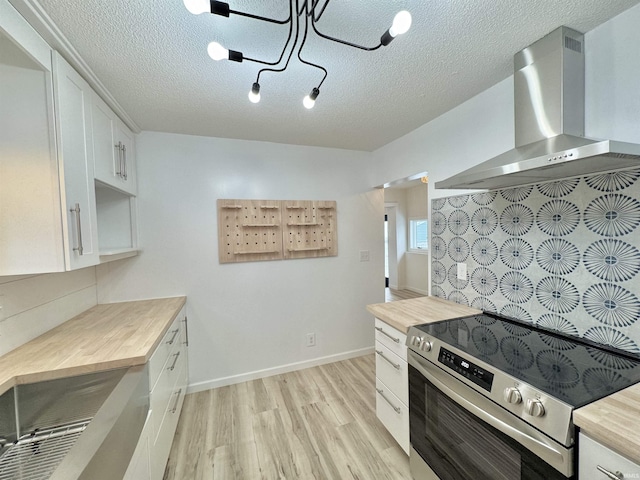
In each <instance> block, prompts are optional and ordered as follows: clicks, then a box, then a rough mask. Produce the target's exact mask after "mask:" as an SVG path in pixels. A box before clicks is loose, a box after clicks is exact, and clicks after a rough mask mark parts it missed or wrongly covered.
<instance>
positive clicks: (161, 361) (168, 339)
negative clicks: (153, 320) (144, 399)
mask: <svg viewBox="0 0 640 480" xmlns="http://www.w3.org/2000/svg"><path fill="white" fill-rule="evenodd" d="M183 318H184V309H183V310H181V311H180V313H179V314H178V316H177V317H176V319H175V320H174V321H173V323H172V324H171V326H170V327H169V329H168V330H167V333H165V334H164V337H162V340H161V341H160V343H159V344H158V347H157V348H156V351H155V352H153V355H151V359H150V360H149V388H150V389H151V390H153V388H154V386H155V384H156V382H157V381H158V377H159V376H160V373H161V372H162V370H163V369H164V368H165V363H167V360H169V357H170V356H171V355H172V352H173V351H174V350H176V348H178V347H179V346H180V344H181V343H182V336H183V333H182V329H183V328H184V322H182V321H181V320H182V319H183Z"/></svg>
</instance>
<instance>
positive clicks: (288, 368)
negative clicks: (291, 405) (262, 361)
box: [187, 347, 374, 393]
mask: <svg viewBox="0 0 640 480" xmlns="http://www.w3.org/2000/svg"><path fill="white" fill-rule="evenodd" d="M373 351H374V348H373V347H367V348H361V349H359V350H351V351H350V352H344V353H338V354H335V355H329V356H326V357H319V358H313V359H311V360H305V361H303V362H296V363H289V364H287V365H281V366H279V367H273V368H265V369H264V370H256V371H254V372H249V373H243V374H240V375H232V376H230V377H223V378H217V379H215V380H207V381H206V382H198V383H193V384H191V385H189V388H188V389H187V393H196V392H202V391H204V390H211V389H213V388H218V387H226V386H227V385H235V384H236V383H242V382H248V381H250V380H257V379H258V378H265V377H271V376H273V375H279V374H281V373H288V372H294V371H296V370H303V369H305V368H310V367H317V366H318V365H325V364H327V363H333V362H339V361H341V360H348V359H350V358H355V357H361V356H363V355H369V354H372V353H373Z"/></svg>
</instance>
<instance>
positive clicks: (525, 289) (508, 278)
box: [500, 272, 533, 303]
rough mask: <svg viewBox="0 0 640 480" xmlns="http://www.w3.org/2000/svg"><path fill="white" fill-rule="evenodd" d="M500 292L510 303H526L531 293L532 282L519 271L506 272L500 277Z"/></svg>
mask: <svg viewBox="0 0 640 480" xmlns="http://www.w3.org/2000/svg"><path fill="white" fill-rule="evenodd" d="M500 293H502V295H504V298H506V299H507V300H508V301H509V302H511V303H526V302H528V301H529V300H530V299H531V296H532V295H533V283H531V280H529V278H528V277H526V276H525V275H523V274H522V273H520V272H507V273H505V274H504V275H503V276H502V278H501V279H500Z"/></svg>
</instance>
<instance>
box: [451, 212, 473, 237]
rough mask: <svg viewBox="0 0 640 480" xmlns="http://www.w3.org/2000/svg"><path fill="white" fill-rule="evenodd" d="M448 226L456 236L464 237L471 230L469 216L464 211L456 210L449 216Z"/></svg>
mask: <svg viewBox="0 0 640 480" xmlns="http://www.w3.org/2000/svg"><path fill="white" fill-rule="evenodd" d="M447 226H448V227H449V230H450V231H451V233H453V234H454V235H463V234H465V233H466V231H467V230H468V229H469V215H467V213H466V212H465V211H464V210H454V211H453V212H451V215H449V219H448V220H447Z"/></svg>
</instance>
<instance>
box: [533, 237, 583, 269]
mask: <svg viewBox="0 0 640 480" xmlns="http://www.w3.org/2000/svg"><path fill="white" fill-rule="evenodd" d="M536 260H537V261H538V265H540V267H542V268H543V269H544V270H545V271H547V272H549V273H552V274H553V275H567V274H568V273H571V272H573V271H574V270H575V269H576V267H577V266H578V264H579V263H580V252H579V251H578V248H577V247H576V246H575V245H574V244H572V243H570V242H568V241H566V240H564V239H562V238H551V239H549V240H545V241H544V242H542V243H541V244H540V246H539V247H538V250H537V251H536Z"/></svg>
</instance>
